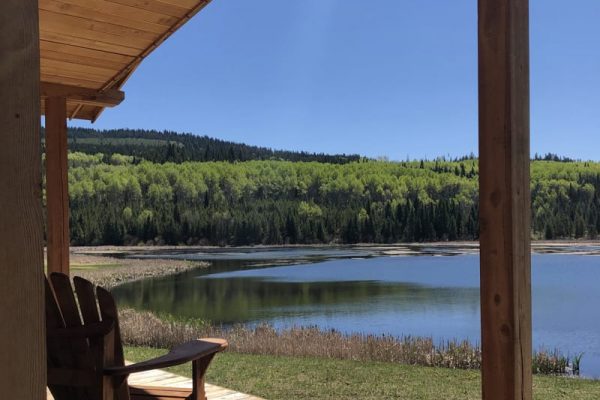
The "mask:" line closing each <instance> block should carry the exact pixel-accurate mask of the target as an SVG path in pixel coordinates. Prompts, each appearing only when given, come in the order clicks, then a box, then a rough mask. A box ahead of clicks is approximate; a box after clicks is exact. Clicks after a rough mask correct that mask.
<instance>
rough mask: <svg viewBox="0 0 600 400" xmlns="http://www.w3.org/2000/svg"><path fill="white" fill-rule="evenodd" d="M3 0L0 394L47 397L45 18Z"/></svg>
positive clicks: (29, 3)
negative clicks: (41, 78)
mask: <svg viewBox="0 0 600 400" xmlns="http://www.w3.org/2000/svg"><path fill="white" fill-rule="evenodd" d="M37 15H38V4H37V1H36V0H2V1H0V59H1V60H2V61H1V62H0V63H1V65H2V67H1V68H0V126H1V127H2V133H1V134H0V205H1V206H0V315H1V316H2V323H0V343H2V349H1V350H0V366H1V367H0V370H1V371H2V372H1V373H0V397H2V398H10V399H16V400H25V399H33V400H41V399H45V398H46V389H45V387H46V338H45V332H44V330H45V323H44V315H45V314H44V286H43V277H44V263H43V242H42V240H43V224H42V196H41V187H42V182H41V153H40V136H39V134H40V132H39V127H40V106H39V101H40V100H39V99H40V97H39V74H40V64H39V32H38V29H39V24H38V17H37Z"/></svg>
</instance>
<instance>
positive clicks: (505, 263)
mask: <svg viewBox="0 0 600 400" xmlns="http://www.w3.org/2000/svg"><path fill="white" fill-rule="evenodd" d="M529 158H530V156H529V11H528V0H479V174H480V175H479V196H480V200H479V202H480V203H479V207H480V208H479V222H480V246H481V256H480V257H481V330H482V349H483V366H482V375H483V378H482V379H483V399H484V400H496V399H498V400H500V399H502V400H506V399H524V400H530V399H531V398H532V394H531V392H532V383H531V373H532V372H531V352H532V348H531V256H530V221H531V209H530V208H531V205H530V204H531V203H530V188H529V184H530V178H529Z"/></svg>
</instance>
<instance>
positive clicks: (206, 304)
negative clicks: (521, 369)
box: [114, 250, 600, 376]
mask: <svg viewBox="0 0 600 400" xmlns="http://www.w3.org/2000/svg"><path fill="white" fill-rule="evenodd" d="M230 253H231V252H230ZM253 253H256V252H253ZM258 253H260V254H253V255H251V256H244V255H240V253H238V252H234V253H233V254H231V255H230V256H227V255H226V254H223V253H218V252H217V253H210V254H208V255H207V254H203V255H202V257H204V259H210V260H212V262H213V265H212V267H210V268H208V269H199V270H193V271H189V272H186V273H183V274H180V275H177V276H171V277H167V278H160V279H151V280H145V281H140V282H134V283H131V284H127V285H124V286H121V287H118V288H117V289H115V291H114V292H115V296H116V298H117V301H118V303H119V305H120V306H130V307H134V308H138V309H147V310H152V311H161V312H167V313H171V314H174V315H179V316H185V317H199V318H204V319H210V320H212V321H214V322H217V323H222V324H233V323H250V324H254V323H260V322H267V323H270V324H273V325H275V326H277V327H287V326H293V325H297V326H299V325H317V326H319V327H322V328H324V329H330V328H333V329H337V330H340V331H343V332H363V333H375V334H392V335H397V336H400V335H422V336H431V337H433V338H434V339H436V340H440V341H441V340H447V339H453V338H457V339H469V340H471V341H473V342H478V341H479V337H480V328H479V327H480V306H479V257H478V256H477V255H475V254H462V255H455V256H451V257H443V256H431V255H424V256H377V255H370V253H368V252H367V253H365V252H364V251H359V252H356V253H354V252H352V251H348V250H344V251H342V252H337V253H336V252H334V253H332V254H324V253H322V252H321V253H319V252H316V253H315V252H314V251H313V250H311V253H310V254H302V251H301V250H300V252H299V253H298V251H293V252H292V253H291V254H292V255H291V256H290V257H285V255H286V254H285V252H284V253H282V252H275V253H270V252H268V251H266V252H265V251H261V252H258ZM269 253H270V258H269ZM170 256H172V257H177V258H195V259H198V258H202V257H200V256H198V254H195V255H193V254H192V255H186V254H175V255H173V254H172V255H170ZM270 259H271V260H277V261H271V262H270V261H269V260H270ZM302 260H304V262H302ZM532 260H533V267H532V280H533V329H534V332H533V334H534V346H535V347H536V348H539V347H541V346H545V347H547V348H550V349H552V348H555V347H558V348H559V349H561V350H562V351H563V352H565V353H570V354H571V355H573V354H577V353H581V352H583V353H585V354H584V357H583V360H582V365H581V368H582V374H584V375H587V376H600V310H599V305H600V290H599V288H600V258H597V257H595V256H585V255H572V254H571V255H561V254H536V255H533V258H532ZM290 261H292V262H297V263H299V264H294V265H281V264H285V263H286V262H287V263H289V262H290ZM257 265H260V266H257ZM278 265H279V266H278Z"/></svg>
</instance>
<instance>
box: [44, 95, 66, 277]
mask: <svg viewBox="0 0 600 400" xmlns="http://www.w3.org/2000/svg"><path fill="white" fill-rule="evenodd" d="M46 218H47V231H46V240H47V251H48V273H51V272H62V273H64V274H67V275H68V274H69V243H70V239H69V181H68V163H67V100H66V99H65V98H64V97H48V98H47V99H46Z"/></svg>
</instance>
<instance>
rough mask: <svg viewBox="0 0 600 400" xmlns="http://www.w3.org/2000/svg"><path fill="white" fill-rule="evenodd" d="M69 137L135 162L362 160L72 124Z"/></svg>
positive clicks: (90, 149) (79, 146)
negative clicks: (142, 160) (74, 126)
mask: <svg viewBox="0 0 600 400" xmlns="http://www.w3.org/2000/svg"><path fill="white" fill-rule="evenodd" d="M42 132H43V129H42ZM68 140H69V149H70V150H71V151H73V152H82V153H87V154H97V153H102V154H104V155H105V156H106V158H110V157H111V156H112V155H113V154H122V155H128V156H134V157H135V160H134V161H135V162H139V161H140V160H141V159H145V160H148V161H152V162H156V163H165V162H175V163H180V162H184V161H228V162H234V161H250V160H286V161H307V162H308V161H317V162H323V163H332V164H345V163H348V162H354V161H358V160H359V159H360V156H358V155H356V154H352V155H346V154H336V155H328V154H314V153H307V152H294V151H282V150H272V149H268V148H265V147H257V146H249V145H246V144H242V143H233V142H227V141H224V140H219V139H214V138H210V137H208V136H196V135H192V134H181V133H175V132H158V131H147V130H132V129H118V130H108V131H99V130H95V129H84V128H73V127H70V128H69V130H68Z"/></svg>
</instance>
